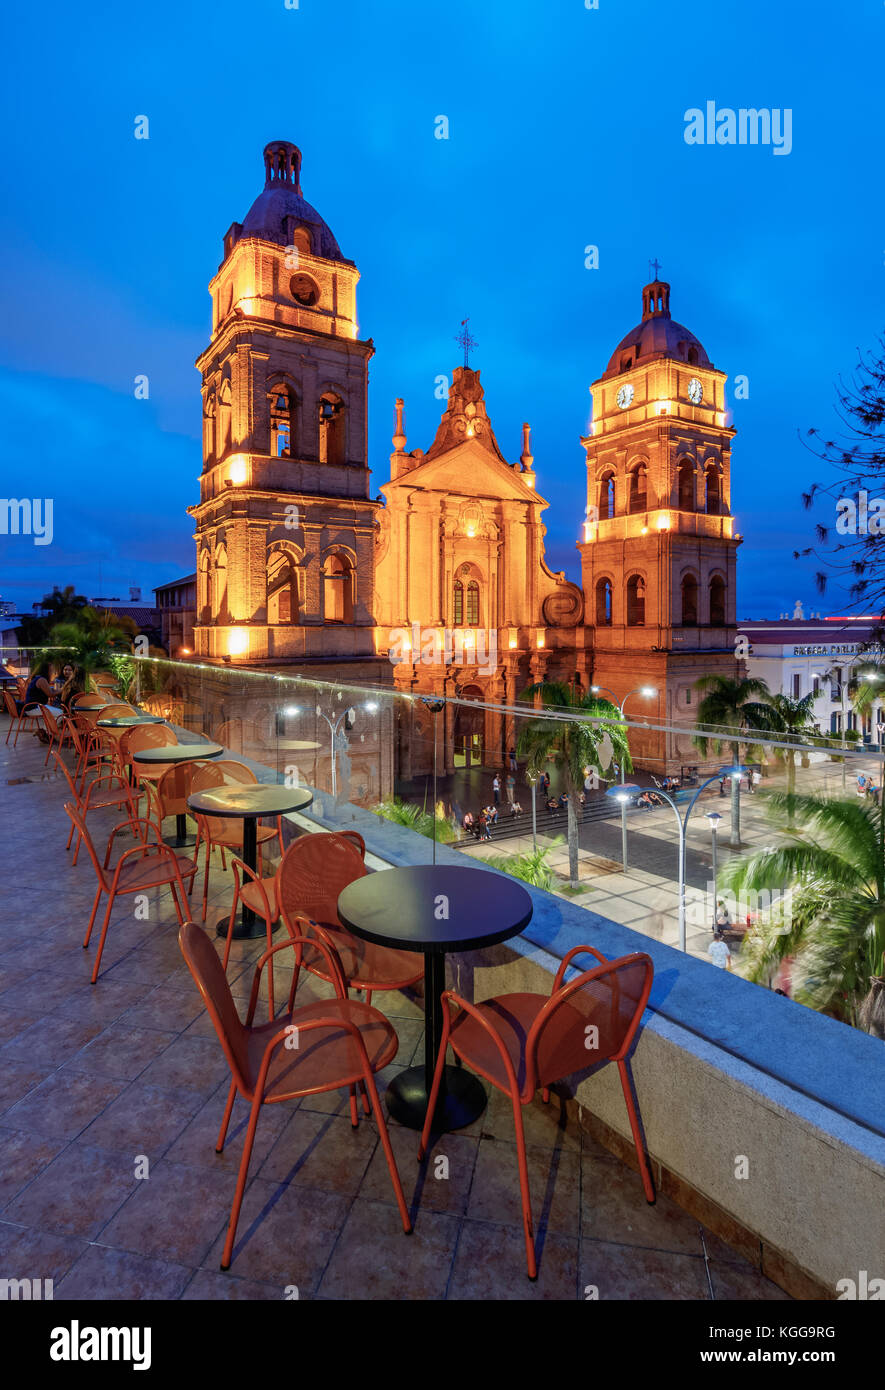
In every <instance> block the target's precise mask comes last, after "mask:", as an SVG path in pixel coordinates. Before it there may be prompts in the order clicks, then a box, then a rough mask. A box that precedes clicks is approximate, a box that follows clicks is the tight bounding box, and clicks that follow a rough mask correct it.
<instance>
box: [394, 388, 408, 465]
mask: <svg viewBox="0 0 885 1390" xmlns="http://www.w3.org/2000/svg"><path fill="white" fill-rule="evenodd" d="M404 405H405V401H404V400H403V398H402V396H397V398H396V425H395V426H394V431H393V440H392V443H393V447H394V449H395V451H396V453H398V454H401V453H402V452H403V451H404V449H405V447H406V431H405V427H404V425H403V406H404Z"/></svg>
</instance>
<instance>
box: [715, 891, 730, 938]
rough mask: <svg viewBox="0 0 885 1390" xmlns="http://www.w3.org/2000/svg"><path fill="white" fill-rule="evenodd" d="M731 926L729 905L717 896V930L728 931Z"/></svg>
mask: <svg viewBox="0 0 885 1390" xmlns="http://www.w3.org/2000/svg"><path fill="white" fill-rule="evenodd" d="M730 926H731V917H730V916H729V914H728V908H727V906H726V905H725V903H724V902H723V901H722V899H721V898H717V899H716V928H715V930H716V931H718V932H724V931H728V928H729V927H730Z"/></svg>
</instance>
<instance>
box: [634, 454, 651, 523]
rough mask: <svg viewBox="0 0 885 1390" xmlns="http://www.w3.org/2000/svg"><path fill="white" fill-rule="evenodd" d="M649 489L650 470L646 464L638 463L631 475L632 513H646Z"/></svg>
mask: <svg viewBox="0 0 885 1390" xmlns="http://www.w3.org/2000/svg"><path fill="white" fill-rule="evenodd" d="M647 488H648V469H647V468H646V466H645V464H644V463H637V465H636V467H635V468H634V469H633V470H632V471H631V473H630V511H631V512H644V511H645V508H646V495H647Z"/></svg>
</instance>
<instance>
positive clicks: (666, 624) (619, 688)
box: [578, 279, 740, 772]
mask: <svg viewBox="0 0 885 1390" xmlns="http://www.w3.org/2000/svg"><path fill="white" fill-rule="evenodd" d="M726 380H727V377H726V374H725V373H724V372H722V371H719V370H718V369H717V368H716V367H714V365H713V363H712V362H711V361H710V358H709V357H708V355H707V353H706V351H705V350H704V347H703V345H702V344H701V343H700V342H699V340H698V339H697V338H696V337H695V336H694V334H693V333H691V332H689V330H688V329H687V328H683V326H682V325H681V324H678V323H676V322H675V320H674V319H672V318H671V316H670V286H669V285H668V284H667V283H666V282H665V281H663V280H659V279H655V280H653V281H652V282H651V283H650V284H648V285H646V286H645V288H644V289H643V291H642V318H641V320H640V322H639V323H638V324H637V326H636V327H635V328H634V329H633V330H632V331H631V332H630V333H628V334H627V336H626V337H625V338H623V339H622V341H621V342H620V343H619V344H618V346H617V347H616V348H615V351H614V352H613V354H612V356H611V359H610V360H609V364H608V366H607V368H606V370H605V372H604V373H603V375H602V376H601V377H600V378H599V380H598V381H595V382H594V383H593V385H592V386H591V388H590V390H591V394H592V397H593V417H592V424H591V426H590V433H589V435H588V436H587V437H586V438H585V439H583V440H582V441H581V442H582V444H583V446H584V449H585V451H586V457H587V510H586V520H585V522H584V536H583V540H582V542H581V543H580V544H579V547H578V549H579V551H580V553H581V569H582V585H583V590H584V614H585V623H586V624H587V626H588V627H590V628H592V630H593V631H592V651H593V670H592V683H593V684H598V685H599V686H602V687H606V688H607V689H608V690H610V691H611V692H612V693H614V695H615V696H616V698H617V699H618V700H619V701H620V700H622V699H623V698H624V696H625V695H626V694H627V692H628V691H631V690H635V688H636V687H637V686H643V685H646V686H652V687H654V688H655V690H656V692H657V693H656V695H655V696H654V697H643V696H642V695H641V694H639V693H636V694H634V695H632V696H631V699H630V702H629V704H628V706H627V709H626V714H627V716H628V717H631V718H634V719H642V718H644V717H648V718H651V719H654V720H656V721H660V722H662V723H666V724H668V725H670V726H672V725H674V724H679V723H685V724H688V723H691V722H693V721H694V719H695V718H696V706H697V701H698V698H699V697H698V692H697V691H696V690H694V689H693V686H694V682H695V681H696V680H697V679H698V677H699V676H703V675H707V674H711V673H715V674H721V675H726V676H732V677H733V676H735V675H736V674H737V669H738V668H737V661H736V658H735V640H736V629H735V569H736V565H735V561H736V554H737V547H738V545H739V544H740V536H739V535H738V534H736V532H735V529H734V518H733V517H732V514H731V442H732V439H733V438H734V434H735V431H734V430H733V429H732V428H731V427H730V425H728V424H727V416H726V405H725V382H726ZM589 635H590V634H588V636H589ZM590 645H591V644H590V643H588V646H590ZM631 743H632V744H633V746H634V759H635V760H636V761H637V762H639V763H640V764H641V765H642V766H644V767H649V768H651V769H652V770H655V771H657V770H661V771H667V772H672V771H674V770H675V771H677V772H678V770H679V766H680V765H681V764H683V763H690V762H697V761H698V753H697V750H696V749H695V748H694V747H693V745H692V744H691V740H690V738H689V737H688V736H686V735H682V734H679V733H677V732H670V733H663V732H661V733H659V732H657V731H648V732H647V733H641V732H637V733H636V734H635V735H633V736H631Z"/></svg>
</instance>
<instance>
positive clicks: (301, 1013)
mask: <svg viewBox="0 0 885 1390" xmlns="http://www.w3.org/2000/svg"><path fill="white" fill-rule="evenodd" d="M178 941H179V944H180V946H181V951H182V955H183V956H184V958H185V961H186V962H187V966H188V969H189V970H190V972H191V975H192V976H193V978H194V981H195V983H196V986H197V988H198V989H199V991H200V994H201V995H202V998H203V1002H204V1004H205V1005H206V1008H207V1010H208V1012H209V1017H210V1018H211V1019H212V1022H213V1024H214V1025H215V1031H216V1033H217V1034H218V1040H219V1042H220V1043H221V1046H222V1049H223V1051H224V1055H225V1058H226V1060H227V1063H228V1066H229V1067H230V1070H231V1078H232V1079H231V1085H230V1091H229V1092H228V1097H227V1105H226V1107H225V1111H224V1117H223V1119H222V1121H221V1129H220V1131H219V1134H218V1140H217V1142H216V1145H215V1152H216V1153H221V1152H222V1151H223V1149H224V1141H225V1139H226V1137H227V1130H228V1126H229V1124H230V1117H231V1113H232V1111H233V1107H234V1101H235V1099H236V1097H237V1094H238V1093H239V1094H240V1095H241V1096H242V1098H243V1099H244V1100H245V1101H247V1102H248V1103H249V1105H250V1106H251V1114H250V1116H249V1126H248V1129H247V1131H246V1139H245V1142H244V1144H243V1155H242V1158H241V1159H240V1171H239V1176H238V1178H237V1187H236V1191H235V1193H234V1200H233V1205H232V1207H231V1213H230V1223H229V1225H228V1229H227V1239H226V1240H225V1243H224V1253H223V1254H222V1257H221V1268H222V1269H230V1263H231V1258H232V1256H233V1249H234V1241H235V1239H236V1234H237V1223H238V1221H239V1219H240V1208H241V1207H242V1204H243V1193H244V1192H245V1190H246V1179H247V1177H248V1174H249V1160H250V1158H251V1156H252V1146H253V1144H254V1142H255V1131H256V1129H257V1127H258V1117H259V1115H260V1113H261V1107H262V1105H267V1104H272V1103H274V1102H276V1101H283V1100H295V1099H296V1098H299V1097H301V1096H314V1095H320V1094H321V1093H322V1092H324V1091H337V1090H342V1089H343V1088H344V1087H345V1086H346V1087H348V1089H349V1090H350V1104H351V1122H352V1123H353V1124H354V1125H356V1124H357V1121H358V1116H357V1108H356V1100H355V1087H356V1085H357V1083H359V1084H360V1085H361V1086H364V1087H365V1089H366V1090H367V1091H368V1094H369V1097H370V1099H371V1102H372V1109H373V1110H374V1112H375V1119H376V1121H377V1123H378V1132H379V1135H380V1138H381V1144H382V1146H383V1149H384V1156H385V1158H386V1159H387V1167H388V1169H389V1170H390V1180H391V1183H392V1184H393V1191H394V1196H395V1197H396V1204H397V1207H398V1208H399V1214H400V1218H401V1220H402V1223H403V1230H404V1231H405V1232H406V1234H407V1235H408V1234H409V1233H410V1231H411V1229H412V1223H411V1221H410V1220H409V1213H408V1208H407V1207H406V1199H405V1196H404V1195H403V1188H402V1183H401V1182H400V1177H399V1173H398V1171H397V1166H396V1159H395V1158H394V1156H393V1149H392V1148H391V1145H390V1136H389V1134H388V1132H387V1124H386V1122H385V1119H384V1111H383V1110H382V1108H381V1103H380V1101H379V1099H378V1090H377V1087H376V1085H375V1072H378V1071H380V1070H381V1068H382V1067H386V1066H387V1064H388V1062H390V1061H392V1060H393V1058H394V1057H395V1056H396V1051H397V1047H398V1040H397V1036H396V1033H395V1031H394V1029H393V1027H392V1025H391V1024H390V1023H389V1022H388V1020H387V1019H386V1018H385V1017H384V1015H383V1014H381V1013H379V1012H378V1010H377V1009H373V1008H372V1007H371V1005H369V1004H364V1003H363V1002H362V1001H361V1000H356V999H348V998H347V992H346V989H345V986H344V981H343V979H342V977H341V974H340V971H339V968H338V965H337V962H336V960H335V956H334V953H333V952H326V951H325V948H323V947H320V946H318V945H317V944H316V943H311V945H312V948H315V949H317V950H323V952H324V954H325V955H326V969H327V970H328V973H329V976H330V978H331V979H333V980H334V984H335V998H334V999H321V1000H318V1001H317V1002H316V1003H313V1004H305V1005H302V1006H301V1007H299V1008H294V1007H293V1008H290V1011H289V1013H287V1014H285V1015H281V1016H280V1018H278V1019H271V1020H270V1022H268V1023H262V1024H258V1025H257V1026H256V1025H254V1024H253V1019H254V1017H255V1006H256V1004H257V1003H258V991H259V988H260V983H261V971H262V969H263V967H264V965H265V964H266V963H267V962H268V961H269V960H271V959H272V958H273V956H275V955H276V954H277V953H278V952H280V951H287V950H291V949H292V948H293V946H297V945H298V944H299V942H300V941H301V938H295V940H293V941H283V942H281V943H280V944H279V945H278V946H273V947H271V949H270V950H269V951H266V952H265V954H264V955H263V956H262V957H261V959H260V961H259V962H258V964H257V966H256V968H255V976H254V978H253V981H252V996H251V998H250V1000H249V1011H248V1013H247V1015H246V1022H245V1023H242V1022H241V1020H240V1016H239V1014H238V1013H237V1009H236V1005H235V1004H234V1001H233V996H232V995H231V992H230V986H229V985H228V982H227V977H226V975H225V973H224V968H223V966H222V964H221V961H220V960H219V959H218V956H217V954H216V951H215V947H214V946H213V944H212V942H211V941H210V940H209V937H208V936H207V934H206V932H205V931H203V929H202V928H201V927H198V926H197V924H196V923H195V922H186V923H185V924H184V925H183V926H182V928H181V930H180V931H179V933H178ZM293 1038H294V1043H295V1045H293Z"/></svg>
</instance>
